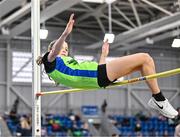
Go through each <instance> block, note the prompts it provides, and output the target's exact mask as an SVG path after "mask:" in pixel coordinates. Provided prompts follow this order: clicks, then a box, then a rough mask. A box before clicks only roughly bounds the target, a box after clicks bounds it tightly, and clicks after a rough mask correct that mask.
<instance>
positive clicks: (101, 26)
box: [95, 17, 106, 34]
mask: <svg viewBox="0 0 180 137" xmlns="http://www.w3.org/2000/svg"><path fill="white" fill-rule="evenodd" d="M95 19H96V20H97V22H98V24H99V26H100V28H101V30H102V32H103V33H104V34H105V33H106V30H105V27H104V25H103V24H102V22H101V20H100V18H99V17H95Z"/></svg>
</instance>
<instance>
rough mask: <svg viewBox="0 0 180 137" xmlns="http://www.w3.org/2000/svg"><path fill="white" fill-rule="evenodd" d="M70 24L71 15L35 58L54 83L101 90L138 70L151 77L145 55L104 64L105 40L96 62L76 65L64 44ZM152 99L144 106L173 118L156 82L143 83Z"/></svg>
mask: <svg viewBox="0 0 180 137" xmlns="http://www.w3.org/2000/svg"><path fill="white" fill-rule="evenodd" d="M73 25H74V14H71V16H70V18H69V22H68V23H67V26H66V28H65V30H64V32H63V33H62V34H61V36H60V37H59V38H58V39H57V40H55V41H53V42H51V43H50V45H49V48H48V52H46V53H45V55H44V56H43V57H38V59H37V64H38V65H41V64H44V67H45V71H46V73H47V75H48V76H49V77H50V78H51V79H53V80H54V81H55V82H56V83H61V84H64V85H66V86H68V87H74V88H83V89H85V88H86V89H87V88H101V87H106V86H109V85H111V84H112V83H113V82H114V81H116V79H118V78H120V77H123V76H126V75H128V74H131V73H133V72H135V71H139V72H140V73H141V74H142V75H143V76H146V75H152V74H155V73H156V72H155V65H154V61H153V59H152V58H151V57H150V56H149V54H147V53H137V54H133V55H128V56H123V57H119V58H116V59H114V60H111V61H109V62H106V61H105V60H106V57H107V56H108V53H109V44H108V41H106V42H104V44H103V46H102V53H101V56H100V60H99V63H97V62H94V61H84V62H82V63H78V62H77V61H76V60H75V59H73V58H72V57H70V56H68V44H67V43H66V42H65V40H66V38H67V36H68V35H69V34H70V33H71V31H72V29H73ZM146 83H147V85H148V87H149V89H150V91H151V92H152V97H151V99H150V100H149V102H148V105H149V106H150V107H151V108H153V109H156V110H158V111H159V112H160V113H161V114H162V115H164V116H166V117H168V118H174V117H175V116H177V115H178V112H177V111H176V110H175V109H174V108H173V107H172V105H171V104H170V103H169V101H168V99H166V98H165V97H164V95H163V94H162V92H161V90H160V88H159V86H158V83H157V79H152V80H147V81H146Z"/></svg>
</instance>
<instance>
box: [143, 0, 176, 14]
mask: <svg viewBox="0 0 180 137" xmlns="http://www.w3.org/2000/svg"><path fill="white" fill-rule="evenodd" d="M141 1H142V2H144V3H146V4H148V5H150V6H152V7H154V8H156V9H158V10H160V11H162V12H163V13H165V14H167V15H170V16H172V15H173V13H171V12H169V11H167V10H165V9H164V8H162V7H160V6H158V5H156V4H154V3H152V2H150V1H148V0H141Z"/></svg>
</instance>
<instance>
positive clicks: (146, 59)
mask: <svg viewBox="0 0 180 137" xmlns="http://www.w3.org/2000/svg"><path fill="white" fill-rule="evenodd" d="M140 54H141V56H142V58H143V59H144V62H145V63H148V64H149V63H154V60H153V58H152V57H151V56H150V55H149V54H148V53H140Z"/></svg>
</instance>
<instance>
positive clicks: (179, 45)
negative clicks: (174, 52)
mask: <svg viewBox="0 0 180 137" xmlns="http://www.w3.org/2000/svg"><path fill="white" fill-rule="evenodd" d="M171 47H173V48H180V39H174V41H173V43H172V45H171Z"/></svg>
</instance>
